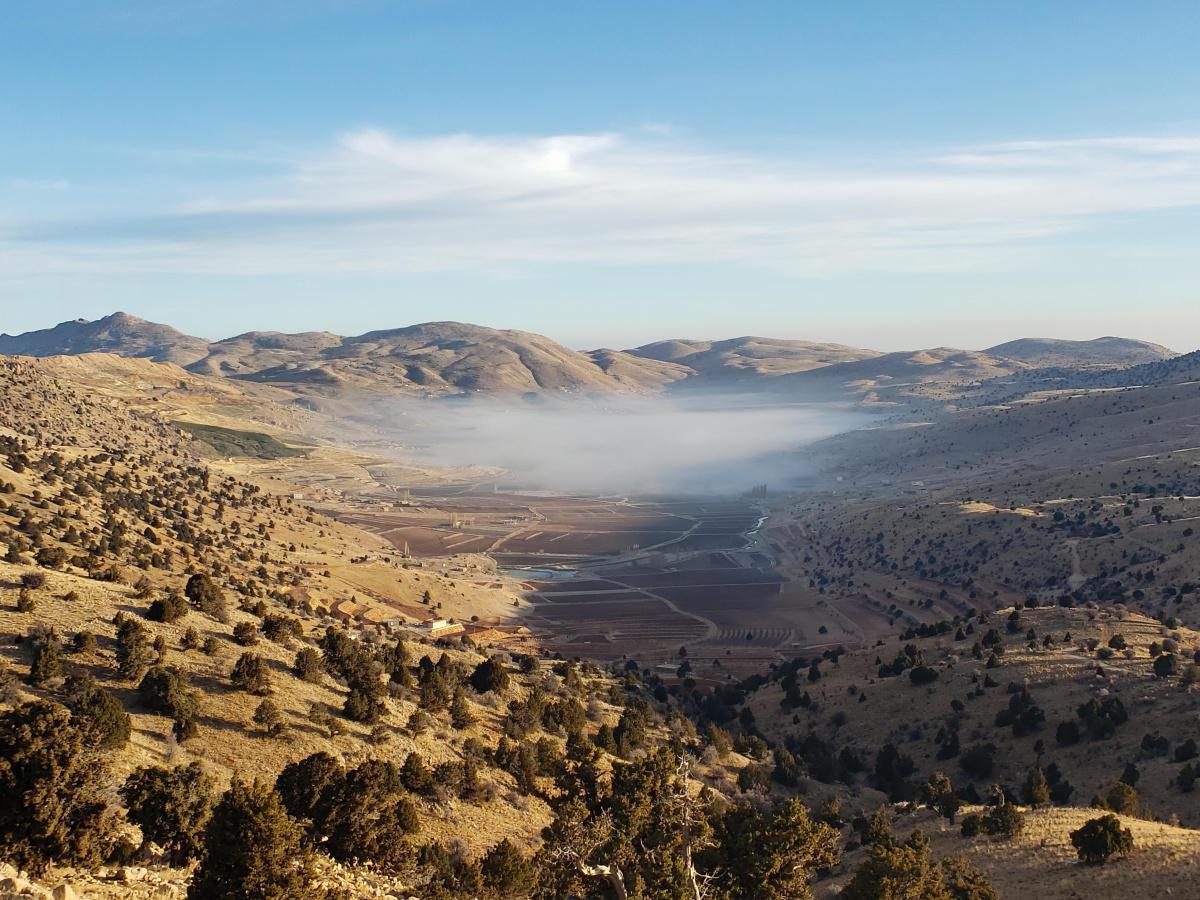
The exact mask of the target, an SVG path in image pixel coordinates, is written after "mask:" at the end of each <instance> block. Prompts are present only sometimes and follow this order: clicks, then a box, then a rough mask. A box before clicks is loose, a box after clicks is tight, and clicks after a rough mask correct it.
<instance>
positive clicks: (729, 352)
mask: <svg viewBox="0 0 1200 900" xmlns="http://www.w3.org/2000/svg"><path fill="white" fill-rule="evenodd" d="M627 352H629V353H630V354H632V355H634V356H639V357H643V358H645V359H657V360H661V361H663V362H672V363H677V364H680V365H684V366H687V367H688V368H690V369H691V370H692V371H693V372H695V373H696V374H697V375H700V376H704V377H714V376H715V377H720V378H755V377H760V376H766V377H774V376H779V375H788V374H791V373H794V372H806V371H808V370H810V369H817V368H822V367H824V366H830V365H837V364H838V363H844V362H854V361H856V360H859V359H869V358H872V357H876V356H880V355H881V354H880V353H879V351H877V350H863V349H860V348H857V347H847V346H845V345H844V344H822V343H816V342H813V341H788V340H779V339H776V338H764V337H753V336H746V337H738V338H731V339H729V340H723V341H695V340H666V341H657V342H655V343H653V344H646V345H644V346H642V347H637V348H635V349H633V350H629V351H627Z"/></svg>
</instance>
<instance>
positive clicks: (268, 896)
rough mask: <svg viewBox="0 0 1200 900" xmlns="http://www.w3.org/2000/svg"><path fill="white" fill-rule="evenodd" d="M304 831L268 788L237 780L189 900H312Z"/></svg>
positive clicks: (207, 838) (214, 819)
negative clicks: (304, 845)
mask: <svg viewBox="0 0 1200 900" xmlns="http://www.w3.org/2000/svg"><path fill="white" fill-rule="evenodd" d="M302 834H303V829H301V827H300V824H299V823H298V822H297V821H296V820H295V819H293V818H292V817H291V816H289V815H288V813H287V810H286V809H284V807H283V804H282V803H281V802H280V800H279V796H278V795H277V794H276V793H275V792H274V791H273V790H271V789H270V788H269V787H267V786H266V785H264V784H262V783H260V782H255V783H254V784H246V783H245V782H244V781H241V780H239V779H234V782H233V784H232V785H231V786H230V788H229V790H228V791H226V792H225V794H224V796H222V797H221V800H220V802H219V803H217V805H216V807H215V808H214V809H213V812H212V815H211V816H210V817H209V820H208V826H207V827H206V828H205V832H204V847H203V849H202V851H201V857H200V865H199V867H198V868H197V869H196V873H195V875H193V876H192V881H191V885H190V886H189V887H188V894H187V895H188V900H293V898H296V897H312V896H314V895H315V892H314V891H313V889H312V862H311V857H310V856H309V855H308V853H307V852H306V851H305V850H304V848H303V846H302V845H301V836H302Z"/></svg>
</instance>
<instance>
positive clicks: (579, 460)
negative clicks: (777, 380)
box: [374, 395, 869, 495]
mask: <svg viewBox="0 0 1200 900" xmlns="http://www.w3.org/2000/svg"><path fill="white" fill-rule="evenodd" d="M374 412H375V418H376V420H377V421H378V420H379V419H383V420H384V421H385V422H387V423H388V424H389V426H390V427H388V428H387V430H388V431H389V432H391V435H390V436H391V437H393V438H394V439H395V440H396V441H397V442H399V443H401V444H403V445H405V448H406V455H409V456H411V457H414V458H416V459H417V460H420V461H424V462H429V463H436V464H438V465H442V466H447V465H450V466H456V465H485V466H499V467H501V468H503V469H505V470H506V472H507V473H508V474H506V475H505V476H504V477H503V478H502V479H501V481H500V484H501V485H502V487H504V488H507V489H516V488H523V489H527V490H533V489H538V490H551V491H561V492H568V493H581V494H603V495H607V494H622V495H623V494H650V493H675V492H683V493H701V494H713V493H740V492H744V491H747V490H749V489H750V488H751V487H753V486H754V485H756V484H763V483H766V484H768V485H769V486H771V487H774V488H782V487H785V486H787V485H789V484H791V483H794V482H795V481H796V479H797V478H800V477H803V476H805V475H806V474H811V472H812V469H811V466H810V465H808V463H807V461H806V458H805V455H804V452H803V449H802V448H803V447H804V445H806V444H810V443H812V442H813V441H816V440H819V439H821V438H824V437H828V436H830V435H833V434H838V433H840V432H844V431H848V430H851V429H854V428H860V427H862V426H863V425H865V424H867V422H868V421H869V417H868V416H867V415H866V414H864V413H862V412H858V411H853V410H851V409H849V408H847V407H845V406H839V405H835V404H809V405H802V404H792V405H784V404H779V403H768V402H765V401H764V400H763V399H762V398H761V397H758V398H752V397H741V396H728V395H724V396H720V397H703V398H701V397H688V398H686V399H661V398H655V399H646V398H622V399H618V400H612V399H605V400H603V401H599V400H590V399H586V398H581V397H571V398H554V399H545V398H538V399H536V400H513V401H498V400H495V399H470V400H458V399H456V400H442V401H424V402H416V403H396V404H394V405H392V404H389V405H388V407H387V408H386V409H376V410H375V411H374Z"/></svg>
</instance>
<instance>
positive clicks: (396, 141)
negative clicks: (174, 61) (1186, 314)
mask: <svg viewBox="0 0 1200 900" xmlns="http://www.w3.org/2000/svg"><path fill="white" fill-rule="evenodd" d="M272 166H274V170H273V171H271V172H269V173H266V174H264V172H263V171H261V168H260V169H259V170H257V171H255V172H253V173H252V174H250V175H247V176H244V177H242V178H234V177H233V176H230V175H227V174H222V175H219V176H212V173H209V174H210V176H212V177H210V180H208V181H197V182H196V183H197V184H200V185H202V187H194V188H189V187H188V186H186V185H181V186H180V187H179V189H178V192H177V193H178V194H179V195H182V196H184V199H183V200H182V201H179V202H173V203H171V204H169V205H168V204H165V203H164V204H163V205H161V206H158V205H156V204H155V203H153V202H151V201H147V200H145V199H143V201H142V202H141V204H140V209H139V211H138V212H136V213H133V214H127V213H122V212H119V211H117V210H115V209H114V210H112V211H111V212H105V211H103V210H102V211H100V212H99V213H97V212H96V211H95V210H94V209H93V210H89V212H88V214H87V215H83V214H80V215H79V216H77V217H71V216H70V215H61V216H60V217H59V218H56V219H53V220H45V219H43V220H39V219H37V218H36V217H34V216H29V217H25V218H22V217H20V216H12V215H11V214H10V216H9V217H8V218H7V221H6V222H4V223H3V224H0V267H2V268H3V269H4V270H6V271H8V272H10V273H12V272H36V271H77V272H92V271H94V272H105V271H117V272H127V271H147V272H157V271H180V272H186V271H203V272H227V273H289V272H345V271H396V272H405V271H437V270H452V269H475V270H487V269H489V268H494V269H496V270H497V271H501V270H506V271H511V270H514V269H517V270H519V269H520V268H521V267H531V266H537V265H540V264H561V263H572V262H583V263H593V264H616V265H628V264H655V263H674V264H678V263H683V264H686V263H714V262H715V263H720V262H727V263H737V264H746V265H757V266H763V267H769V268H772V269H776V270H780V271H784V272H790V273H795V274H798V275H805V274H836V273H838V272H859V271H864V272H888V271H904V272H937V271H962V270H972V269H974V270H980V269H987V268H989V267H993V266H997V265H1000V264H1002V263H1003V262H1004V261H1005V260H1006V259H1011V258H1012V256H1013V254H1017V253H1022V252H1027V251H1029V250H1031V249H1034V248H1036V247H1037V246H1038V245H1039V243H1041V242H1045V241H1047V240H1049V239H1053V238H1056V237H1060V236H1062V235H1068V234H1070V233H1073V232H1080V231H1085V230H1086V229H1088V228H1089V226H1090V225H1091V224H1092V223H1093V222H1094V221H1096V220H1099V219H1101V218H1102V217H1112V216H1127V215H1131V214H1148V213H1154V212H1155V211H1165V210H1171V209H1180V208H1188V207H1195V206H1197V205H1200V138H1195V137H1110V138H1087V139H1079V140H1025V141H1015V142H1011V143H1001V144H995V145H989V146H979V147H971V148H953V149H946V150H944V151H940V152H929V153H926V154H923V155H920V156H917V155H912V154H908V155H905V156H895V157H884V158H876V159H861V160H857V161H830V160H828V159H820V158H812V159H802V158H780V157H765V156H753V155H735V154H729V153H721V152H714V151H711V150H705V149H697V148H696V147H693V146H688V145H685V144H683V143H680V142H677V141H675V140H673V139H672V138H670V137H669V136H666V135H661V136H653V137H645V136H644V135H632V136H631V135H621V134H615V133H601V134H584V135H556V136H543V137H490V136H477V135H468V134H457V135H445V136H435V137H405V136H400V135H396V134H393V133H390V132H387V131H384V130H379V129H363V130H359V131H354V132H351V133H348V134H345V135H343V136H341V137H340V138H339V139H338V140H336V142H334V143H333V144H332V145H331V146H330V147H328V148H326V149H325V150H324V151H322V152H318V153H313V154H309V155H299V154H298V155H292V156H287V155H285V156H282V157H279V158H277V159H275V160H273V161H272ZM203 174H204V173H201V175H203ZM133 194H134V195H136V194H137V191H136V189H135V190H134V191H133Z"/></svg>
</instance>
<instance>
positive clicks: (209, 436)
mask: <svg viewBox="0 0 1200 900" xmlns="http://www.w3.org/2000/svg"><path fill="white" fill-rule="evenodd" d="M174 424H175V427H176V428H181V429H183V430H184V431H186V432H187V433H188V434H190V435H191V436H192V437H194V438H196V440H198V441H203V442H204V443H206V444H208V446H210V447H212V448H213V449H214V450H216V451H217V453H219V454H221V455H222V456H251V457H254V458H255V459H286V458H288V457H292V456H304V451H303V450H300V449H297V448H296V447H289V446H288V445H287V444H284V443H281V442H279V441H277V440H276V439H275V438H273V437H271V436H270V435H269V434H260V433H259V432H257V431H235V430H234V429H232V428H221V427H220V426H218V425H197V424H195V423H193V422H175V423H174Z"/></svg>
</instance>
